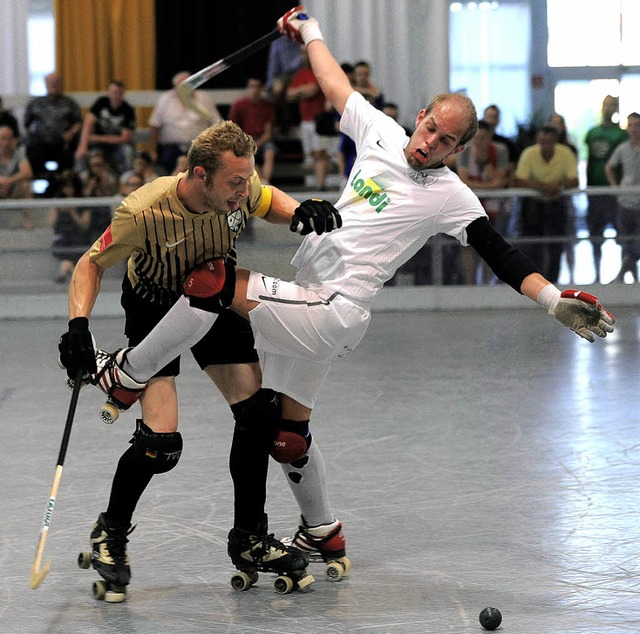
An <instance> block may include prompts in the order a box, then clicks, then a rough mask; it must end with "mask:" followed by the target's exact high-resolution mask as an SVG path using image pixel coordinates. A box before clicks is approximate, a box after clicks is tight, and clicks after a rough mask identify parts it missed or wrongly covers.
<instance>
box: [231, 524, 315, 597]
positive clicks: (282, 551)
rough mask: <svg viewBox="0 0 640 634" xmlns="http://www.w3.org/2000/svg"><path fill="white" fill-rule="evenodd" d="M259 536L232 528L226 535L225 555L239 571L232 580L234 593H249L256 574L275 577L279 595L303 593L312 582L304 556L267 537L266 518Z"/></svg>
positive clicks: (273, 538)
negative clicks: (294, 592) (239, 591)
mask: <svg viewBox="0 0 640 634" xmlns="http://www.w3.org/2000/svg"><path fill="white" fill-rule="evenodd" d="M258 533H259V534H253V533H251V532H249V531H245V530H242V529H240V528H233V529H231V531H230V532H229V543H228V547H227V552H228V554H229V557H231V561H232V562H233V565H234V566H235V567H236V568H237V569H238V572H237V573H236V574H234V575H233V577H231V587H232V588H233V589H234V590H248V589H249V588H250V587H251V586H252V585H253V584H255V583H256V581H258V573H259V572H271V573H274V574H277V575H278V577H277V578H276V580H275V582H274V584H273V585H274V588H275V591H276V592H277V593H278V594H289V593H290V592H292V591H293V590H303V589H305V588H307V587H308V586H310V585H311V584H312V583H313V582H314V578H313V577H312V576H311V575H310V574H307V565H308V564H309V558H308V557H307V555H306V554H304V553H302V552H300V551H299V550H298V549H297V548H292V547H291V546H284V545H283V544H282V543H281V542H279V541H278V540H277V539H275V537H274V536H273V534H267V520H266V517H265V519H264V521H263V523H262V525H261V526H260V527H259V530H258Z"/></svg>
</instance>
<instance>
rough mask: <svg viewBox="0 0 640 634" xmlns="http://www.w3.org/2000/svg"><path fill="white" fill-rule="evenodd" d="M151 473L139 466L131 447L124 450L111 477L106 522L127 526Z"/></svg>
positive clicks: (149, 480) (151, 475)
mask: <svg viewBox="0 0 640 634" xmlns="http://www.w3.org/2000/svg"><path fill="white" fill-rule="evenodd" d="M152 477H153V474H152V473H151V472H150V471H149V470H147V469H145V468H144V467H141V466H140V461H139V459H136V457H135V452H134V448H133V447H129V449H127V451H125V452H124V453H123V454H122V456H121V457H120V460H119V461H118V467H117V469H116V473H115V475H114V477H113V483H112V485H111V496H110V498H109V506H108V507H107V511H106V513H105V515H106V516H107V522H108V523H109V524H113V525H115V526H128V525H129V524H130V523H131V518H132V517H133V512H134V511H135V509H136V505H137V504H138V500H140V498H141V497H142V494H143V493H144V490H145V489H146V488H147V485H148V484H149V482H151V478H152Z"/></svg>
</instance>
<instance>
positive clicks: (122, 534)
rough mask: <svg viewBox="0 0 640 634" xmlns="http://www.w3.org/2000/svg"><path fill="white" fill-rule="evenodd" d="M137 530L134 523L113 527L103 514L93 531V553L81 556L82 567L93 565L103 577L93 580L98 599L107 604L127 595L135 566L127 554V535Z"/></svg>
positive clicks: (94, 591) (95, 594) (123, 599)
mask: <svg viewBox="0 0 640 634" xmlns="http://www.w3.org/2000/svg"><path fill="white" fill-rule="evenodd" d="M132 531H133V528H131V525H130V524H129V525H127V526H118V527H110V526H108V525H107V522H106V519H105V517H104V513H100V516H99V517H98V520H97V521H96V523H95V524H94V525H93V530H92V531H91V552H88V551H83V552H81V553H80V554H79V555H78V566H80V568H84V569H85V570H86V569H88V568H90V567H91V566H93V568H94V570H96V571H97V572H98V574H99V575H100V576H101V577H102V579H99V580H98V581H94V582H93V587H92V592H93V596H94V598H95V599H98V600H99V601H101V600H104V601H106V602H107V603H121V602H122V601H125V600H126V598H127V586H128V585H129V580H130V579H131V568H130V567H129V557H128V555H127V542H128V541H129V540H128V539H127V536H128V535H129V534H130V533H131V532H132Z"/></svg>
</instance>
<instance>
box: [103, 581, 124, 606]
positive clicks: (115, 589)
mask: <svg viewBox="0 0 640 634" xmlns="http://www.w3.org/2000/svg"><path fill="white" fill-rule="evenodd" d="M126 598H127V587H126V586H114V585H110V584H109V589H108V590H107V591H106V592H105V594H104V600H105V601H106V602H107V603H122V602H123V601H125V600H126Z"/></svg>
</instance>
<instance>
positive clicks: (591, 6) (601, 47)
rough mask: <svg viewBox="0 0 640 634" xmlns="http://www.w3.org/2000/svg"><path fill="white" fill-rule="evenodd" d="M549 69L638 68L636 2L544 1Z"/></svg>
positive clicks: (639, 47)
mask: <svg viewBox="0 0 640 634" xmlns="http://www.w3.org/2000/svg"><path fill="white" fill-rule="evenodd" d="M547 22H548V27H549V44H548V49H547V55H548V61H549V66H554V67H557V66H568V67H584V66H619V65H623V66H637V65H640V38H638V35H637V33H638V24H640V2H638V0H562V1H561V2H559V1H558V0H547Z"/></svg>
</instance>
